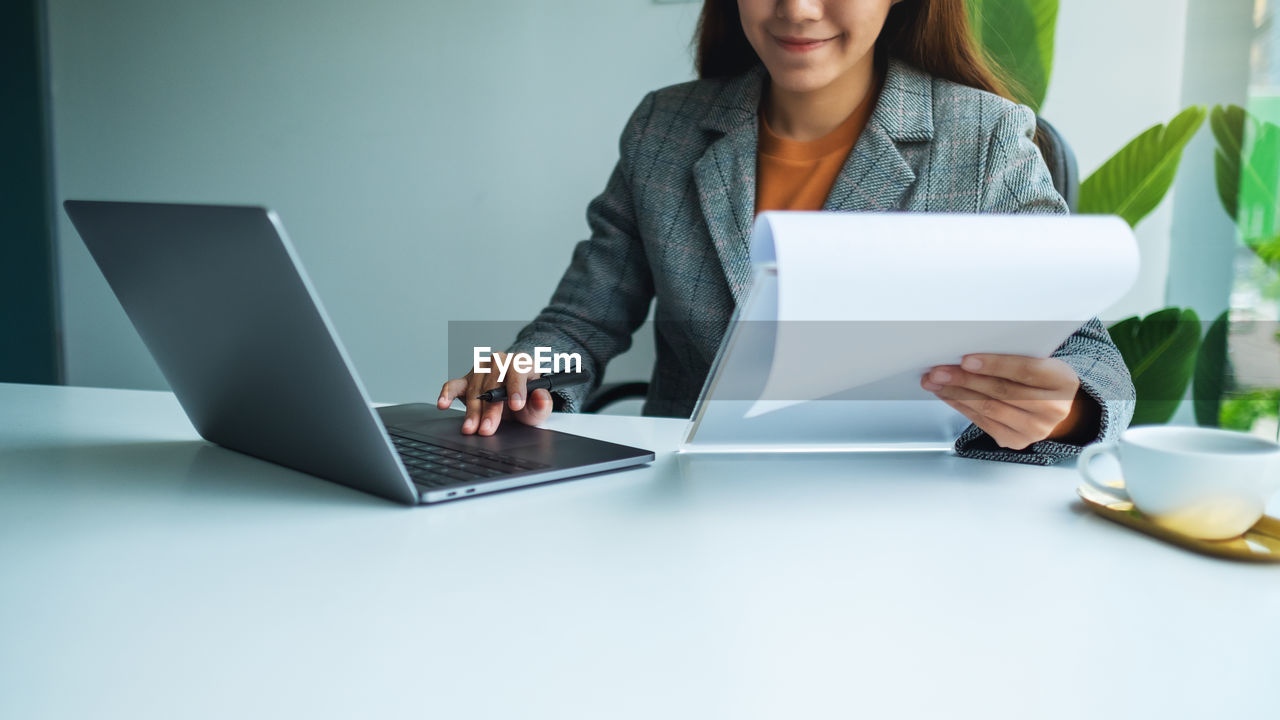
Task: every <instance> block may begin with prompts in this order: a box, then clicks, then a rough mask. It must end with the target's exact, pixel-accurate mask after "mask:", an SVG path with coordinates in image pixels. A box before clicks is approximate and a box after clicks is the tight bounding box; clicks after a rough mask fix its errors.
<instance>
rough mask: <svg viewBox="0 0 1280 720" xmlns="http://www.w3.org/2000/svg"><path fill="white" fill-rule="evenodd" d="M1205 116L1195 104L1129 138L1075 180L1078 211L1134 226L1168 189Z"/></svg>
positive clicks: (1152, 208)
mask: <svg viewBox="0 0 1280 720" xmlns="http://www.w3.org/2000/svg"><path fill="white" fill-rule="evenodd" d="M1204 117H1205V109H1204V108H1203V107H1201V106H1199V105H1194V106H1192V107H1189V108H1187V109H1186V110H1183V111H1182V112H1180V113H1178V115H1177V116H1176V117H1175V118H1173V119H1172V120H1170V121H1169V124H1168V125H1155V126H1153V127H1151V128H1149V129H1148V130H1147V131H1146V132H1144V133H1142V134H1141V135H1139V136H1138V137H1136V138H1134V139H1133V140H1131V141H1130V142H1129V144H1128V145H1125V146H1124V148H1122V149H1121V150H1120V152H1118V153H1116V154H1115V155H1113V156H1111V159H1109V160H1107V161H1106V162H1105V163H1103V164H1102V167H1100V168H1098V169H1097V170H1096V171H1094V173H1093V174H1092V175H1090V176H1089V177H1088V178H1086V179H1085V181H1084V182H1082V183H1080V212H1081V213H1082V214H1087V215H1119V216H1120V217H1122V218H1124V220H1125V222H1127V223H1129V226H1130V227H1133V226H1135V225H1137V224H1138V222H1139V221H1140V220H1142V218H1144V217H1146V216H1147V215H1148V214H1149V213H1150V212H1151V211H1152V210H1155V209H1156V206H1157V205H1159V204H1160V201H1161V200H1163V199H1164V196H1165V193H1167V192H1169V188H1170V187H1171V186H1172V185H1173V178H1174V175H1175V174H1176V173H1177V172H1178V163H1179V162H1180V161H1181V160H1182V151H1183V149H1184V148H1185V147H1186V146H1187V143H1188V142H1189V141H1190V140H1191V137H1192V136H1193V135H1195V134H1196V131H1197V130H1199V129H1200V125H1201V124H1203V123H1204Z"/></svg>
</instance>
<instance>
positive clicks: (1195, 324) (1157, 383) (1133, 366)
mask: <svg viewBox="0 0 1280 720" xmlns="http://www.w3.org/2000/svg"><path fill="white" fill-rule="evenodd" d="M1109 331H1110V333H1111V339H1112V340H1114V341H1115V344H1116V347H1117V348H1119V349H1120V354H1121V355H1122V356H1124V363H1125V365H1126V366H1128V368H1129V374H1130V375H1132V376H1133V386H1134V388H1135V389H1136V390H1137V392H1138V405H1137V408H1136V409H1135V410H1134V413H1133V424H1134V425H1147V424H1151V423H1165V422H1168V421H1169V418H1171V417H1173V414H1174V412H1176V411H1177V409H1178V403H1179V402H1181V401H1182V396H1183V395H1185V394H1186V392H1187V385H1188V384H1190V382H1191V374H1192V372H1193V371H1194V370H1195V363H1196V351H1197V350H1198V349H1199V347H1200V318H1199V317H1197V316H1196V313H1195V311H1194V310H1191V309H1189V308H1188V309H1181V308H1176V307H1171V308H1164V309H1163V310H1157V311H1156V312H1154V313H1151V314H1150V315H1148V316H1146V317H1145V318H1142V319H1139V318H1137V317H1131V318H1126V319H1124V320H1121V321H1120V322H1118V323H1116V324H1115V325H1112V326H1111V327H1110V328H1109Z"/></svg>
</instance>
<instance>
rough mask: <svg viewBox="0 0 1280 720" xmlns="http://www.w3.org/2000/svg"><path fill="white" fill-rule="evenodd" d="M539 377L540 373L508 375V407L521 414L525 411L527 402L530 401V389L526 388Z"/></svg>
mask: <svg viewBox="0 0 1280 720" xmlns="http://www.w3.org/2000/svg"><path fill="white" fill-rule="evenodd" d="M537 377H538V373H528V374H521V373H511V374H508V375H507V407H509V408H511V410H512V412H519V411H520V410H522V409H524V404H525V402H527V401H528V398H529V396H528V394H527V393H528V388H527V387H526V386H527V385H528V383H529V381H530V380H533V379H535V378H537Z"/></svg>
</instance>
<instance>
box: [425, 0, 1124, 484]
mask: <svg viewBox="0 0 1280 720" xmlns="http://www.w3.org/2000/svg"><path fill="white" fill-rule="evenodd" d="M697 41H698V62H697V64H698V72H699V77H700V79H699V80H697V81H694V82H689V83H684V84H681V85H675V86H672V87H668V88H664V89H662V90H658V91H655V92H652V93H649V95H648V96H646V97H645V98H644V100H643V101H641V103H640V105H639V107H638V108H636V110H635V112H634V113H633V114H632V116H631V119H630V121H629V122H628V123H627V126H626V128H625V129H624V130H623V133H622V138H621V142H620V158H619V161H618V164H617V166H616V168H615V169H614V171H613V174H612V176H611V177H610V179H609V182H608V185H607V186H606V187H605V190H604V193H603V194H601V195H600V196H599V197H597V198H596V199H595V200H594V201H592V202H591V204H590V205H589V207H588V208H587V221H588V224H589V225H590V227H591V230H592V237H591V239H589V240H586V241H584V242H582V243H579V244H578V246H577V248H576V249H575V251H574V255H573V261H572V263H571V264H570V266H569V269H568V270H567V271H566V272H565V274H564V277H563V279H562V280H561V282H560V285H559V287H558V288H557V290H556V292H555V294H554V296H553V297H552V299H551V304H550V305H548V306H547V307H546V308H545V309H544V310H543V311H542V313H541V314H539V315H538V317H537V318H536V319H535V320H534V321H533V322H532V323H530V324H529V325H528V326H526V327H525V328H524V330H522V331H521V332H520V334H519V337H518V338H517V341H516V343H515V345H514V346H513V348H512V349H513V350H516V349H520V350H523V351H525V352H529V351H531V349H532V348H533V347H535V346H547V347H551V348H553V349H554V350H555V351H556V352H578V353H580V354H581V356H582V359H583V369H584V370H585V371H586V372H588V373H590V374H592V375H593V376H594V377H595V379H596V380H595V383H592V385H587V386H578V387H573V388H566V389H563V390H557V391H556V395H557V398H556V401H555V403H554V404H556V405H557V407H559V408H561V409H565V410H575V409H576V408H577V407H578V406H579V405H580V404H581V403H582V401H583V400H584V399H585V397H586V395H587V394H588V392H589V391H590V389H591V387H592V386H593V385H595V384H598V382H599V377H600V376H601V375H602V373H603V371H604V366H605V364H606V363H607V362H608V361H609V359H610V358H612V357H614V356H615V355H617V354H618V353H620V352H623V351H624V350H626V349H627V348H628V347H629V346H630V344H631V334H632V333H633V332H634V331H635V329H636V328H637V327H639V325H640V324H641V322H642V321H643V320H644V319H645V316H646V314H647V313H648V310H649V304H650V301H651V300H654V299H656V301H657V304H656V306H655V308H654V317H655V321H656V322H655V338H656V344H657V361H656V363H655V367H654V371H653V376H652V380H651V382H650V386H649V388H650V389H649V395H648V398H647V400H646V402H645V407H644V412H645V414H646V415H670V416H686V417H687V416H688V415H689V414H690V413H691V412H692V408H693V403H694V401H695V400H696V398H697V396H698V393H699V390H700V389H701V387H702V384H703V381H704V379H705V378H706V375H707V372H708V370H709V368H710V364H711V361H712V359H713V358H714V356H715V353H716V350H717V348H718V347H719V344H720V340H721V338H722V337H723V335H724V333H725V330H726V328H727V325H728V322H729V319H730V315H731V314H732V312H733V309H734V306H735V304H736V303H737V302H738V301H739V300H740V299H741V297H742V294H743V292H744V290H745V286H746V284H747V282H748V272H749V269H750V262H749V258H748V245H747V242H748V237H749V231H750V227H751V223H752V220H753V218H754V217H755V214H756V213H757V212H760V211H762V210H769V209H794V210H814V209H827V210H838V211H888V210H905V211H913V212H968V213H973V212H990V213H1064V212H1066V207H1065V205H1064V203H1063V201H1062V198H1061V196H1059V195H1058V194H1057V192H1056V191H1055V190H1054V188H1053V184H1052V181H1051V180H1050V176H1049V173H1048V170H1047V168H1046V167H1045V165H1044V161H1043V159H1042V158H1041V155H1040V153H1039V151H1038V150H1037V148H1036V145H1035V143H1034V140H1033V137H1034V133H1035V118H1034V115H1033V114H1032V112H1031V111H1030V110H1029V109H1028V108H1026V107H1023V106H1021V105H1017V104H1015V103H1013V102H1011V101H1009V100H1007V99H1005V98H1004V97H1002V95H1005V92H1004V90H1003V86H1002V85H1001V84H1000V82H999V81H998V80H997V79H996V77H995V76H994V74H993V73H992V72H991V70H990V69H988V67H987V66H986V65H985V64H984V61H983V60H982V57H981V55H980V54H979V53H978V52H977V51H976V50H975V48H974V46H973V44H972V40H971V36H970V33H969V28H968V25H967V19H966V15H965V9H964V4H963V0H705V5H704V7H703V11H702V17H701V19H700V22H699V27H698V36H697ZM855 141H856V144H855ZM532 377H536V375H533V374H527V373H526V374H520V373H509V374H508V375H507V379H506V381H505V384H506V386H507V390H508V393H509V397H508V400H507V402H506V403H500V402H496V403H487V404H486V403H483V402H482V401H479V400H476V399H475V398H476V395H478V394H479V393H480V392H482V391H484V390H486V389H488V388H490V387H493V386H494V385H496V384H498V383H497V381H496V376H495V375H494V374H493V373H488V374H477V373H470V374H468V375H467V376H466V377H464V378H457V379H454V380H450V381H449V382H447V383H445V385H444V387H443V388H442V390H441V394H440V399H439V405H440V407H441V408H445V407H448V406H449V404H450V403H451V402H452V401H453V399H454V398H456V397H460V396H461V397H463V398H464V400H465V401H466V404H467V415H466V418H465V420H464V422H463V426H462V431H463V432H464V433H475V432H479V433H480V434H481V435H488V434H491V433H493V432H494V431H495V430H497V428H498V425H499V423H500V422H501V421H502V420H503V418H504V417H512V418H514V419H516V420H519V421H522V422H526V423H530V424H536V423H539V422H541V421H542V420H544V419H545V418H546V417H547V415H548V414H549V413H550V412H551V409H552V406H553V399H552V397H551V395H550V394H549V393H547V391H546V390H535V391H534V392H533V394H532V395H531V396H527V397H526V392H525V383H526V381H527V380H528V379H530V378H532ZM921 386H922V387H924V388H925V389H926V390H929V391H931V392H933V393H934V394H936V395H937V396H938V397H939V398H941V399H942V400H943V401H944V402H946V403H947V404H949V405H951V406H952V407H953V408H955V409H956V410H958V411H959V412H961V413H963V414H964V415H965V416H966V417H967V418H968V419H969V420H970V421H972V423H973V424H972V425H971V426H970V427H969V428H968V429H967V430H966V431H965V432H964V433H963V434H962V435H961V436H960V438H959V439H958V440H957V443H956V450H957V452H958V453H959V454H961V455H965V456H968V457H978V458H989V459H999V460H1013V461H1019V462H1029V463H1037V464H1049V463H1052V462H1056V461H1058V460H1061V459H1064V458H1066V457H1069V456H1071V455H1073V454H1075V453H1076V452H1078V451H1079V449H1080V447H1081V445H1083V444H1087V443H1088V442H1091V441H1094V440H1097V439H1100V438H1103V437H1111V436H1113V435H1114V434H1116V433H1118V432H1119V431H1120V430H1123V429H1124V427H1125V426H1126V425H1127V424H1128V422H1129V419H1130V417H1131V416H1132V411H1133V398H1134V391H1133V383H1132V380H1131V378H1130V377H1129V373H1128V370H1127V369H1126V368H1125V365H1124V362H1123V361H1122V359H1121V357H1120V354H1119V352H1118V351H1117V350H1116V348H1115V345H1114V344H1113V343H1112V342H1111V339H1110V337H1109V336H1108V335H1107V333H1106V330H1105V329H1104V328H1103V327H1102V325H1101V324H1100V323H1099V322H1098V321H1097V320H1096V319H1095V320H1092V321H1090V322H1089V323H1087V324H1086V325H1084V326H1083V327H1082V328H1080V330H1078V331H1077V332H1076V333H1075V334H1074V335H1073V336H1072V337H1070V338H1068V340H1067V341H1066V342H1065V343H1064V344H1063V345H1062V347H1060V348H1059V349H1058V350H1057V351H1056V352H1055V353H1054V356H1053V357H1051V358H1031V357H1020V356H1010V355H972V356H967V357H966V358H964V360H963V362H962V364H961V365H958V366H940V367H936V368H933V369H932V370H931V371H930V372H929V373H928V374H926V375H925V376H924V377H923V378H921Z"/></svg>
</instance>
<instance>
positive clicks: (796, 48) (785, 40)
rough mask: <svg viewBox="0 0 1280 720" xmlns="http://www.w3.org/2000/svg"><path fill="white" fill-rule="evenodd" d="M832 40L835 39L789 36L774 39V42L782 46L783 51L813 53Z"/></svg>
mask: <svg viewBox="0 0 1280 720" xmlns="http://www.w3.org/2000/svg"><path fill="white" fill-rule="evenodd" d="M834 39H835V38H825V39H817V38H801V37H790V36H787V37H774V40H776V41H778V45H780V46H782V49H783V50H786V51H787V52H794V53H807V52H813V51H814V50H817V49H818V48H820V47H822V46H823V45H826V44H827V43H828V42H831V41H832V40H834Z"/></svg>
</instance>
